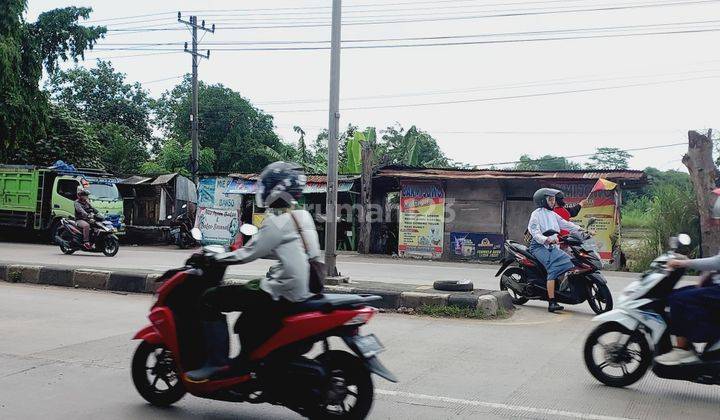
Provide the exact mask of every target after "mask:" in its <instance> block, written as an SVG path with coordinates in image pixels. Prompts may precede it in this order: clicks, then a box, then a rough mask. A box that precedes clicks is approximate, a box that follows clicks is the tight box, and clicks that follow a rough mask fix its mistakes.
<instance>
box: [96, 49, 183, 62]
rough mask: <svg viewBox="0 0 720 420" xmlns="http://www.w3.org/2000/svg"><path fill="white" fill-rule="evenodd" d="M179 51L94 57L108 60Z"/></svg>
mask: <svg viewBox="0 0 720 420" xmlns="http://www.w3.org/2000/svg"><path fill="white" fill-rule="evenodd" d="M93 51H95V50H94V49H93V50H90V51H85V53H86V54H87V53H88V52H93ZM101 51H102V50H101ZM124 51H132V50H130V49H128V50H124ZM181 53H183V51H164V52H151V53H142V54H129V55H115V56H105V57H95V58H96V59H98V60H110V59H117V58H134V57H148V56H153V55H168V54H181Z"/></svg>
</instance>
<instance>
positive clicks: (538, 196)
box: [533, 188, 560, 210]
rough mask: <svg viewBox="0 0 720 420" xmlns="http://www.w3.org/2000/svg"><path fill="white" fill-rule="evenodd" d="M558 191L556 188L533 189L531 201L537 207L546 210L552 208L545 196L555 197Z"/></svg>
mask: <svg viewBox="0 0 720 420" xmlns="http://www.w3.org/2000/svg"><path fill="white" fill-rule="evenodd" d="M559 192H560V190H556V189H554V188H540V189H539V190H537V191H535V194H533V201H534V202H535V205H536V206H537V208H539V209H540V208H546V209H548V210H552V209H551V208H550V205H549V204H548V202H547V198H548V197H556V196H557V195H558V193H559Z"/></svg>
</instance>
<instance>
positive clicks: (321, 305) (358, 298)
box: [288, 293, 382, 315]
mask: <svg viewBox="0 0 720 420" xmlns="http://www.w3.org/2000/svg"><path fill="white" fill-rule="evenodd" d="M381 299H382V298H381V297H380V296H374V295H348V294H340V293H327V294H318V295H315V296H313V297H312V298H310V299H308V300H306V301H304V302H299V303H296V304H294V305H292V307H291V308H290V309H289V310H288V315H293V314H299V313H303V312H315V311H320V312H332V311H334V310H336V309H351V308H358V307H361V306H365V305H367V304H368V303H370V302H374V301H377V300H381Z"/></svg>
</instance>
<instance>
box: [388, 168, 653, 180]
mask: <svg viewBox="0 0 720 420" xmlns="http://www.w3.org/2000/svg"><path fill="white" fill-rule="evenodd" d="M375 176H377V177H394V178H413V179H528V178H531V179H556V180H582V179H588V180H596V179H598V178H605V179H610V180H619V181H631V182H640V183H644V182H646V180H647V177H646V175H645V172H643V171H634V170H621V171H516V170H492V169H438V168H413V167H403V166H386V167H383V168H380V169H379V170H378V171H377V172H376V174H375Z"/></svg>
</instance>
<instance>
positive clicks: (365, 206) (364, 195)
mask: <svg viewBox="0 0 720 420" xmlns="http://www.w3.org/2000/svg"><path fill="white" fill-rule="evenodd" d="M372 161H373V150H372V147H370V145H369V144H367V143H366V142H364V143H363V145H362V175H360V237H359V241H358V252H360V253H361V254H369V253H370V233H371V220H368V218H369V217H368V216H369V215H370V213H371V212H370V199H371V197H372V172H373V171H372Z"/></svg>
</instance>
